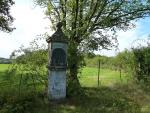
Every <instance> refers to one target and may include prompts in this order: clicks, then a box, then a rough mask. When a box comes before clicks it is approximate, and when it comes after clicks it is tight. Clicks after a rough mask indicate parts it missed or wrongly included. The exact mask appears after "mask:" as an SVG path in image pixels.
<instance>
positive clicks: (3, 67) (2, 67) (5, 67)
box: [0, 64, 9, 72]
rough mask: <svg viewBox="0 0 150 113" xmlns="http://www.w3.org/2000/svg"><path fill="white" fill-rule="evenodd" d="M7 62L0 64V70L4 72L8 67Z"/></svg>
mask: <svg viewBox="0 0 150 113" xmlns="http://www.w3.org/2000/svg"><path fill="white" fill-rule="evenodd" d="M8 67H9V64H0V72H4V71H6V70H7V69H8Z"/></svg>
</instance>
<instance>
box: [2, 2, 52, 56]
mask: <svg viewBox="0 0 150 113" xmlns="http://www.w3.org/2000/svg"><path fill="white" fill-rule="evenodd" d="M11 13H12V15H13V17H14V18H15V21H14V23H13V25H14V26H15V28H16V30H14V31H13V32H12V33H9V34H7V33H4V32H0V57H9V55H10V54H11V52H12V51H13V50H15V49H18V48H19V47H20V46H21V45H22V44H23V45H25V46H27V45H28V44H29V42H31V41H32V40H33V39H34V38H35V37H36V36H37V35H40V34H43V33H45V32H49V33H50V29H49V26H50V23H49V21H48V19H45V15H44V12H43V10H42V9H41V8H39V7H34V5H33V4H32V5H31V2H29V0H27V1H26V2H20V1H19V0H18V1H17V0H16V3H15V5H14V6H13V7H12V12H11Z"/></svg>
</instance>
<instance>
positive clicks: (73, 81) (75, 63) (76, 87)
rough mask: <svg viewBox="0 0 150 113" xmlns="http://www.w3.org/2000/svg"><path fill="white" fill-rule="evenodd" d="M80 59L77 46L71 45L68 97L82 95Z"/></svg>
mask: <svg viewBox="0 0 150 113" xmlns="http://www.w3.org/2000/svg"><path fill="white" fill-rule="evenodd" d="M79 64H80V59H79V54H78V48H77V46H76V45H75V44H73V43H71V44H69V48H68V80H67V81H68V83H67V84H68V85H67V96H71V97H72V96H73V97H74V96H75V95H79V94H81V93H82V92H83V91H81V86H80V82H79V79H78V76H77V75H78V69H79Z"/></svg>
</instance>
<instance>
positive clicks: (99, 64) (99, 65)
mask: <svg viewBox="0 0 150 113" xmlns="http://www.w3.org/2000/svg"><path fill="white" fill-rule="evenodd" d="M100 68H101V63H100V59H99V60H98V78H97V82H98V87H99V83H100V82H99V75H100Z"/></svg>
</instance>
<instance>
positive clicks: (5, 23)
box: [0, 0, 14, 32]
mask: <svg viewBox="0 0 150 113" xmlns="http://www.w3.org/2000/svg"><path fill="white" fill-rule="evenodd" d="M13 4H14V2H13V1H12V0H0V30H1V31H4V32H11V31H13V29H14V28H12V27H11V24H12V22H13V17H12V16H11V15H10V7H11V6H12V5H13Z"/></svg>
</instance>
